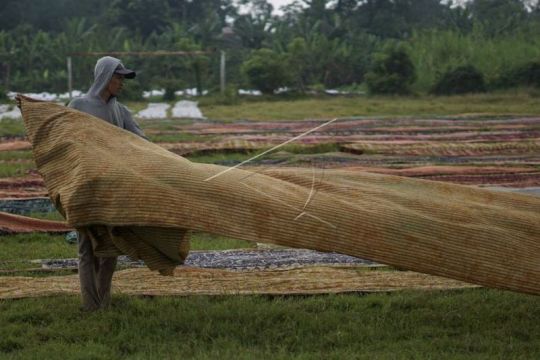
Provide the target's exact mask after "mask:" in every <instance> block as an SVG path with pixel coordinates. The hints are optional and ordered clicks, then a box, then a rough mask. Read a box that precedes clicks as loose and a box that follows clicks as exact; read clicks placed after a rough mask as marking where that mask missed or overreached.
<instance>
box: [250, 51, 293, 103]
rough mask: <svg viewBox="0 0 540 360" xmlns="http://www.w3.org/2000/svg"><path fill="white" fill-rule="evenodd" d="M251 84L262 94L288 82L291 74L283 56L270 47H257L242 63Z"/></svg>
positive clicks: (271, 91) (269, 92) (268, 92)
mask: <svg viewBox="0 0 540 360" xmlns="http://www.w3.org/2000/svg"><path fill="white" fill-rule="evenodd" d="M242 71H243V72H244V73H245V74H246V75H247V77H248V78H249V81H250V83H251V85H253V86H254V87H255V88H256V89H257V90H260V91H261V92H262V93H263V94H272V93H273V92H274V90H276V89H278V88H279V87H282V86H286V85H288V84H289V83H290V80H291V74H290V71H289V67H288V64H287V59H286V58H285V56H283V55H280V54H277V53H275V52H274V51H272V50H270V49H259V50H256V51H254V52H253V53H252V54H251V56H250V57H249V58H248V59H247V60H246V61H245V62H244V64H242Z"/></svg>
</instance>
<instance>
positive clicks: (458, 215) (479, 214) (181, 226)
mask: <svg viewBox="0 0 540 360" xmlns="http://www.w3.org/2000/svg"><path fill="white" fill-rule="evenodd" d="M22 113H23V118H24V122H25V125H26V127H27V130H28V131H27V132H28V137H29V140H30V142H31V143H32V147H33V153H34V158H35V161H36V164H37V166H38V169H39V171H40V173H41V174H42V175H43V178H44V181H45V184H46V186H47V189H48V191H49V195H50V197H51V199H52V201H53V202H54V204H55V206H56V207H57V209H58V210H59V211H60V212H61V213H62V214H64V216H65V217H66V220H67V222H68V224H69V225H71V226H73V227H76V228H78V229H79V230H81V231H88V232H89V233H90V234H91V235H92V237H93V239H94V246H95V248H96V252H97V253H98V254H100V255H112V254H115V253H126V254H128V255H130V256H131V257H135V258H140V259H143V260H144V261H145V263H146V264H147V265H148V266H149V267H150V269H156V270H160V271H161V272H162V273H168V274H172V272H173V268H174V266H175V265H176V264H178V263H181V262H182V261H183V259H185V256H186V255H187V249H188V245H187V240H186V237H185V234H186V229H196V230H201V231H205V232H210V233H216V234H223V235H226V236H231V237H235V238H239V239H245V240H251V241H257V242H268V243H274V244H278V245H284V246H289V247H298V248H307V249H313V250H319V251H334V252H339V253H343V254H347V255H352V256H356V257H359V258H363V259H368V260H373V261H376V262H378V263H383V264H389V265H394V266H397V267H399V268H402V269H408V270H413V271H418V272H423V273H428V274H433V275H440V276H444V277H449V278H454V279H458V280H463V281H466V282H470V283H476V284H480V285H484V286H489V287H496V288H503V289H510V290H514V291H521V292H527V293H532V294H540V199H539V198H538V197H533V196H526V195H520V194H513V193H501V192H492V191H489V190H482V189H477V188H470V187H466V186H460V185H452V184H447V183H438V182H433V181H425V180H415V179H408V178H404V177H398V176H390V175H383V174H370V173H365V172H355V171H346V170H326V171H324V172H323V171H321V172H314V171H312V170H310V169H307V170H306V169H273V170H267V171H262V172H259V173H255V172H252V171H247V170H242V169H234V170H232V171H227V172H223V171H225V170H226V168H224V167H222V166H217V165H209V164H198V163H193V162H190V161H189V160H187V159H184V158H182V157H180V156H178V155H175V154H173V153H171V152H169V151H167V150H165V149H163V148H161V147H160V146H158V145H155V144H152V143H150V142H148V141H146V140H144V139H142V138H139V137H137V136H135V135H133V134H131V133H129V132H127V131H124V130H122V129H119V128H117V127H115V126H113V125H110V124H108V123H107V122H105V121H102V120H100V119H97V118H94V117H92V116H89V115H87V114H83V113H80V112H78V111H76V110H72V109H69V108H66V107H63V106H60V105H56V104H51V103H43V102H33V101H29V100H28V99H23V100H22Z"/></svg>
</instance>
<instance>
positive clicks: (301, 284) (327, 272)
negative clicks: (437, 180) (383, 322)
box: [0, 267, 475, 299]
mask: <svg viewBox="0 0 540 360" xmlns="http://www.w3.org/2000/svg"><path fill="white" fill-rule="evenodd" d="M470 287H475V285H471V284H467V283H464V282H461V281H457V280H450V279H445V278H442V277H437V276H431V275H425V274H420V273H415V272H410V271H381V270H365V269H354V268H339V267H306V268H300V269H292V270H264V271H242V272H238V271H226V270H216V269H200V268H190V267H181V268H178V269H176V270H175V272H174V276H161V275H158V274H157V273H155V272H152V271H150V270H148V269H128V270H123V271H118V272H116V273H115V276H114V279H113V292H114V293H116V294H130V295H155V296H162V295H163V296H165V295H175V296H188V295H248V294H268V295H285V294H331V293H345V292H380V291H397V290H405V289H417V290H442V289H461V288H470ZM75 294H79V278H78V276H77V275H69V276H51V277H39V278H34V277H21V276H17V277H0V299H16V298H26V297H40V296H51V295H75Z"/></svg>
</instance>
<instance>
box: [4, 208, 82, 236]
mask: <svg viewBox="0 0 540 360" xmlns="http://www.w3.org/2000/svg"><path fill="white" fill-rule="evenodd" d="M71 230H72V229H71V228H70V227H69V226H67V225H66V224H65V223H63V222H61V221H51V220H41V219H34V218H30V217H27V216H21V215H14V214H8V213H5V212H0V235H1V234H17V233H30V232H36V231H39V232H49V233H66V232H69V231H71Z"/></svg>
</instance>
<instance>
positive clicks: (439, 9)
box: [0, 0, 540, 98]
mask: <svg viewBox="0 0 540 360" xmlns="http://www.w3.org/2000/svg"><path fill="white" fill-rule="evenodd" d="M3 3H4V4H3V9H2V10H1V12H0V79H1V85H0V86H2V87H4V90H7V88H9V90H16V91H54V92H63V91H66V84H67V76H68V75H67V69H66V57H67V56H68V55H69V54H72V53H77V52H98V51H101V52H107V51H156V50H174V51H180V50H183V51H193V50H213V51H214V53H209V54H207V55H204V56H192V57H150V58H141V57H128V58H124V59H123V61H124V62H125V63H126V64H127V65H129V66H130V67H133V68H136V69H137V70H139V75H140V76H138V77H137V80H136V81H134V82H132V83H131V86H130V88H131V89H130V96H132V97H134V98H136V97H138V96H140V95H139V94H140V90H141V89H143V88H144V89H150V88H156V87H162V88H166V89H181V88H186V87H197V88H205V89H209V90H210V91H212V90H216V89H217V88H218V86H219V56H218V54H219V52H220V50H224V51H226V54H227V81H228V83H229V84H230V87H231V88H233V89H234V88H240V87H243V88H246V87H256V88H258V89H260V90H261V91H263V92H265V93H272V92H273V91H274V90H276V89H277V88H280V87H285V86H286V87H289V88H291V89H295V90H296V91H299V92H305V91H310V90H314V89H315V90H317V89H324V88H345V89H363V88H367V89H368V90H369V91H370V92H373V93H411V92H413V93H426V92H433V93H459V92H464V91H465V92H466V91H487V90H491V89H498V88H505V87H514V86H540V36H539V35H540V5H539V3H538V1H536V0H470V1H467V2H460V3H459V4H458V3H456V2H454V1H440V0H297V1H295V2H293V3H292V4H291V5H288V6H286V7H285V8H283V11H282V13H281V14H280V15H276V14H275V13H274V12H273V8H272V5H271V4H269V3H268V2H267V1H266V0H238V1H233V0H196V1H195V0H107V1H103V0H78V1H72V0H3ZM95 60H96V59H95V58H92V57H76V58H74V59H73V61H74V63H73V70H74V84H75V87H76V88H79V89H83V90H84V89H86V88H87V87H88V86H89V84H90V82H91V79H92V70H93V65H94V63H95ZM463 84H465V85H463Z"/></svg>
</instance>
